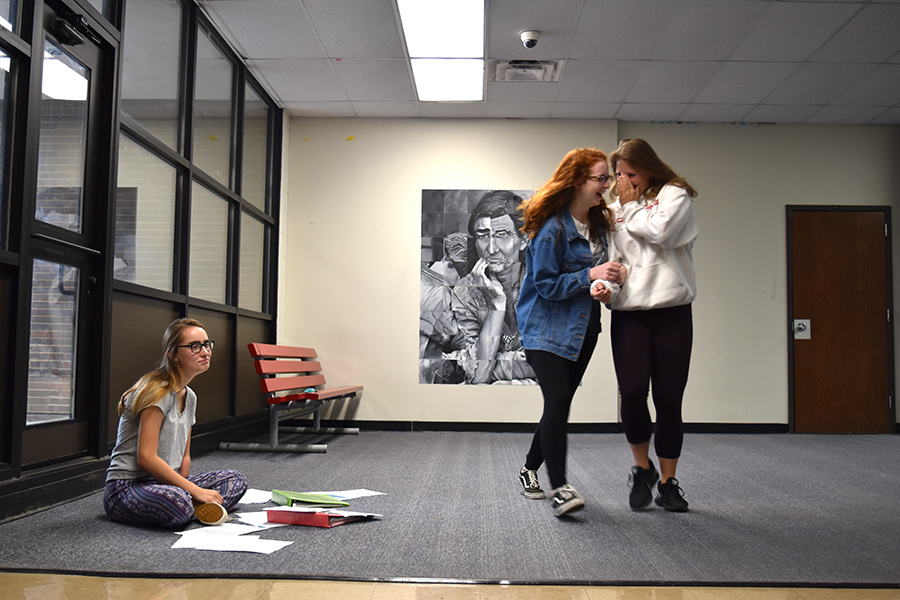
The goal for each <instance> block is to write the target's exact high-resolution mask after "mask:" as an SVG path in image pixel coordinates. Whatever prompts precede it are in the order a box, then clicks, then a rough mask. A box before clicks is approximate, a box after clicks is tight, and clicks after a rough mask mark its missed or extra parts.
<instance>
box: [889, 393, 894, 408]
mask: <svg viewBox="0 0 900 600" xmlns="http://www.w3.org/2000/svg"><path fill="white" fill-rule="evenodd" d="M888 409H889V410H894V397H893V396H888Z"/></svg>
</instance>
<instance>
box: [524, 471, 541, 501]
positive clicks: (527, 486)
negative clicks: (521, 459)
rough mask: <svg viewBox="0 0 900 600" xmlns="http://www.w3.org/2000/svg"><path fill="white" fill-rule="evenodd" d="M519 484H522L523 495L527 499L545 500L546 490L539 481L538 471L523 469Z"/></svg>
mask: <svg viewBox="0 0 900 600" xmlns="http://www.w3.org/2000/svg"><path fill="white" fill-rule="evenodd" d="M519 483H521V484H522V490H523V491H522V493H523V494H524V495H525V497H526V498H544V497H545V496H544V490H542V489H541V484H540V482H539V481H538V476H537V471H532V470H531V469H526V468H525V467H522V470H521V471H519Z"/></svg>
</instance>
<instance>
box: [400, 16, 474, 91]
mask: <svg viewBox="0 0 900 600" xmlns="http://www.w3.org/2000/svg"><path fill="white" fill-rule="evenodd" d="M397 8H398V9H399V10H400V20H401V22H402V24H403V35H404V36H405V37H406V49H407V51H408V52H409V57H410V63H411V64H412V70H413V77H414V78H415V81H416V91H417V93H418V95H419V100H420V101H423V102H480V101H481V100H483V99H484V60H483V58H484V0H397Z"/></svg>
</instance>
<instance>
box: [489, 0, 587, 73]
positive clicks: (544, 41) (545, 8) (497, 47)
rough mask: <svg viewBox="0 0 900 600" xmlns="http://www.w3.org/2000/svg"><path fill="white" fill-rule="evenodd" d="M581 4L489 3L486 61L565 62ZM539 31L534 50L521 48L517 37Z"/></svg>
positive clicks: (576, 0)
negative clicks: (548, 60)
mask: <svg viewBox="0 0 900 600" xmlns="http://www.w3.org/2000/svg"><path fill="white" fill-rule="evenodd" d="M581 4H582V0H554V1H553V2H547V0H491V1H490V2H489V3H488V13H487V22H486V25H485V30H486V35H487V39H486V40H485V48H486V49H487V58H490V59H500V60H547V59H560V58H565V57H566V56H567V55H568V53H569V48H570V47H571V45H572V38H573V36H574V31H575V25H576V23H577V22H578V14H579V10H580V9H581ZM526 29H535V30H538V31H540V33H541V37H540V38H539V39H538V43H537V46H535V47H534V48H530V49H529V48H525V46H523V45H522V40H521V39H520V38H519V33H520V32H521V31H523V30H526Z"/></svg>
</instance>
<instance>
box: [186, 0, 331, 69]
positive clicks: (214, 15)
mask: <svg viewBox="0 0 900 600" xmlns="http://www.w3.org/2000/svg"><path fill="white" fill-rule="evenodd" d="M200 8H201V9H203V10H204V11H205V12H206V13H207V14H208V15H209V16H210V19H211V20H212V21H213V23H215V24H216V26H217V27H220V28H222V27H224V28H225V30H223V31H222V33H223V34H224V35H225V36H226V37H227V38H229V39H230V40H232V41H236V44H235V45H236V46H237V49H238V51H239V52H243V53H244V54H243V56H244V58H250V59H261V58H273V59H274V58H325V51H324V49H323V48H322V44H321V43H320V42H319V36H318V35H317V34H316V30H315V28H314V27H313V25H312V22H310V20H309V17H308V16H307V14H306V11H305V10H304V8H303V4H302V3H301V2H300V0H241V2H234V1H231V0H205V1H203V2H201V3H200Z"/></svg>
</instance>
